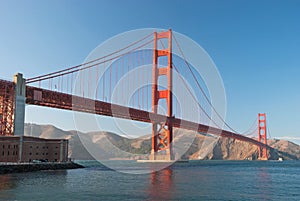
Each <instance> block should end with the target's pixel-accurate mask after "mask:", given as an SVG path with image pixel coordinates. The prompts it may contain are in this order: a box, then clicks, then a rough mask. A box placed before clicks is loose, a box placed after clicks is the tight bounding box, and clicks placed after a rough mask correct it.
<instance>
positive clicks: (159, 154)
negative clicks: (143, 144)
mask: <svg viewBox="0 0 300 201" xmlns="http://www.w3.org/2000/svg"><path fill="white" fill-rule="evenodd" d="M163 39H167V40H168V47H167V48H166V49H158V44H157V43H158V41H159V40H163ZM160 42H161V41H160ZM159 57H167V60H168V64H167V66H163V67H161V66H160V64H159ZM152 68H153V69H152V79H153V80H152V112H153V113H155V114H157V113H158V104H159V100H160V99H165V100H166V103H167V118H168V119H167V120H166V122H152V149H151V155H150V160H164V161H168V160H173V153H172V138H173V127H172V121H171V119H172V30H171V29H169V30H168V31H165V32H159V33H157V32H154V48H153V67H152ZM160 76H166V77H167V83H168V84H167V89H164V90H159V87H158V78H159V77H160Z"/></svg>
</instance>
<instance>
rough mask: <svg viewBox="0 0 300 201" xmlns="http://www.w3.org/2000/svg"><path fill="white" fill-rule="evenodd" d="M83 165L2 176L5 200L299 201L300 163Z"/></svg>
mask: <svg viewBox="0 0 300 201" xmlns="http://www.w3.org/2000/svg"><path fill="white" fill-rule="evenodd" d="M81 163H82V164H84V165H86V166H87V168H84V169H74V170H59V171H39V172H31V173H16V174H7V175H0V200H28V201H32V200H37V201H40V200H56V201H60V200H122V201H123V200H149V201H152V200H187V201H189V200H280V201H282V200H295V201H299V200H300V161H283V162H278V161H191V162H189V163H178V164H174V165H172V166H171V167H169V168H165V169H163V170H161V171H159V172H155V173H151V174H125V173H120V172H117V171H113V170H110V169H108V168H106V167H105V166H103V165H101V164H99V163H98V162H95V161H81ZM115 163H120V166H121V165H122V163H123V162H120V161H115ZM124 168H125V169H126V168H128V169H131V170H132V169H139V168H143V166H142V165H140V164H138V163H135V162H132V161H127V162H126V166H124Z"/></svg>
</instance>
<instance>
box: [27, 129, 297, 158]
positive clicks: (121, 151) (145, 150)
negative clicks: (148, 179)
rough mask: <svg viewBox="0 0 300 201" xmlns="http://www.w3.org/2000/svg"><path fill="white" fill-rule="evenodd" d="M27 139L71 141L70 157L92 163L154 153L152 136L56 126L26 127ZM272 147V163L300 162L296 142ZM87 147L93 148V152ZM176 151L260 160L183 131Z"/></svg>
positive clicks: (233, 145)
mask: <svg viewBox="0 0 300 201" xmlns="http://www.w3.org/2000/svg"><path fill="white" fill-rule="evenodd" d="M25 135H26V136H34V137H41V138H59V139H68V140H69V157H70V158H72V159H82V160H90V159H94V157H95V156H96V157H97V156H99V159H105V160H108V159H116V158H122V159H147V155H149V153H150V150H151V135H144V136H142V137H139V138H134V139H131V138H126V137H124V136H120V135H117V134H115V133H111V132H104V131H93V132H88V133H82V132H77V131H75V130H71V131H64V130H62V129H59V128H56V127H55V126H53V125H37V124H25ZM268 145H269V146H270V147H272V148H273V149H272V150H270V154H269V158H270V159H273V160H278V159H279V158H283V159H284V160H299V159H300V146H299V145H297V144H295V143H293V142H290V141H286V140H278V139H270V140H268ZM86 146H89V147H90V149H89V151H90V152H89V151H87V149H86V148H85V147H86ZM91 147H92V148H91ZM173 148H174V150H175V152H180V153H181V155H182V156H177V157H180V158H182V159H190V160H199V159H200V160H255V159H257V156H258V152H257V147H256V146H255V145H252V144H250V143H247V142H242V141H238V140H235V139H230V138H222V137H219V138H218V137H213V136H207V135H205V136H204V135H200V134H197V133H195V132H192V131H186V130H185V131H182V130H179V129H175V130H174V146H173ZM97 159H98V158H97Z"/></svg>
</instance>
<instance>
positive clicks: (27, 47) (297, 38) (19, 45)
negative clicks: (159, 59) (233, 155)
mask: <svg viewBox="0 0 300 201" xmlns="http://www.w3.org/2000/svg"><path fill="white" fill-rule="evenodd" d="M299 9H300V2H299V1H291V0H290V1H155V0H154V1H121V0H120V1H113V0H112V1H92V0H91V1H32V0H31V1H30V0H27V1H14V0H12V1H11V0H10V1H4V0H0V78H5V79H12V76H13V74H14V73H16V72H22V73H23V74H24V76H25V77H32V76H35V75H40V74H44V73H47V72H52V71H55V70H59V69H61V68H64V67H68V66H72V65H76V64H80V63H81V62H82V61H84V59H85V58H86V57H87V55H88V54H89V53H90V52H91V51H92V50H93V49H94V48H95V47H96V46H98V45H99V44H100V43H101V42H103V41H105V40H106V39H108V38H110V37H112V36H114V35H116V34H119V33H122V32H124V31H129V30H132V29H140V28H149V27H150V28H156V27H157V28H172V29H173V30H174V31H176V32H179V33H182V34H185V35H187V36H188V37H190V38H192V39H193V40H195V41H196V42H197V43H199V44H200V45H201V46H202V47H203V48H204V49H205V50H206V51H207V52H208V54H209V55H210V56H211V57H212V59H213V61H214V62H215V64H216V66H217V68H218V69H219V72H220V74H221V76H222V79H223V81H224V85H225V89H226V95H227V104H228V105H227V117H226V120H227V122H228V123H229V124H230V125H231V126H232V127H233V128H235V129H236V130H238V131H241V132H242V131H245V130H247V129H248V128H249V127H250V126H251V124H252V123H253V121H254V120H255V118H256V117H257V113H259V112H265V113H267V118H268V127H269V129H270V133H271V136H272V137H275V136H276V137H283V136H289V137H295V138H297V137H298V138H299V137H300V134H299V133H300V132H299V128H298V122H300V115H299V113H300V93H299V86H300V79H299V73H300V23H299V19H300V12H299ZM26 112H27V114H26V121H27V122H36V123H43V124H47V123H48V124H54V125H56V126H58V127H60V128H63V129H67V130H68V129H72V127H74V126H73V123H72V121H73V120H72V118H70V117H71V116H72V115H71V113H70V112H61V111H57V110H49V109H45V108H38V109H37V108H36V107H32V106H27V109H26ZM41 113H43V114H44V115H43V118H41V116H40V115H41ZM58 115H59V116H60V117H61V118H56V117H57V116H58ZM62 119H63V121H62Z"/></svg>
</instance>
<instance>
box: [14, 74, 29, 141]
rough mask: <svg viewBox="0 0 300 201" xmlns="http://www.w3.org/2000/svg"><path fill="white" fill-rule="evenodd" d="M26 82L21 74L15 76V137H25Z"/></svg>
mask: <svg viewBox="0 0 300 201" xmlns="http://www.w3.org/2000/svg"><path fill="white" fill-rule="evenodd" d="M25 82H26V80H25V79H24V78H23V75H22V74H21V73H18V74H16V75H14V83H15V104H14V105H15V109H14V135H17V136H23V135H24V120H25V101H26V97H25V91H26V83H25Z"/></svg>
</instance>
